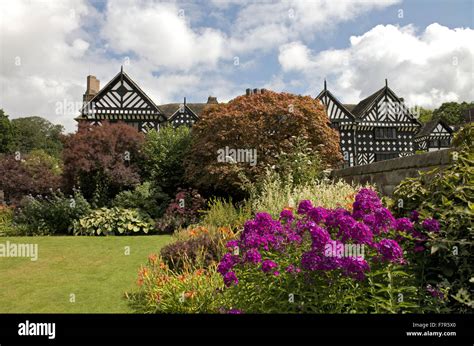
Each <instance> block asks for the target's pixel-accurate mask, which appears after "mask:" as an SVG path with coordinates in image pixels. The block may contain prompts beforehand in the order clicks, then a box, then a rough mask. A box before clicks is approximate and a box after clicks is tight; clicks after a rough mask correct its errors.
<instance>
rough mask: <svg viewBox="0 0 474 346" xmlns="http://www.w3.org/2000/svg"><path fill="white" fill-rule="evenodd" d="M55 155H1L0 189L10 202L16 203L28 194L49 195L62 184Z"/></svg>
mask: <svg viewBox="0 0 474 346" xmlns="http://www.w3.org/2000/svg"><path fill="white" fill-rule="evenodd" d="M52 162H57V160H56V159H54V158H53V157H51V156H49V155H47V154H45V153H41V154H38V152H36V153H32V154H30V155H25V156H21V155H20V154H14V155H0V190H3V191H4V193H5V198H6V200H7V201H9V202H10V203H13V204H16V203H18V202H20V200H21V199H22V198H23V197H24V196H26V195H28V194H33V195H47V194H49V193H50V191H51V190H56V189H58V188H59V187H60V185H61V176H60V175H59V173H58V167H56V166H55V164H54V163H53V164H52Z"/></svg>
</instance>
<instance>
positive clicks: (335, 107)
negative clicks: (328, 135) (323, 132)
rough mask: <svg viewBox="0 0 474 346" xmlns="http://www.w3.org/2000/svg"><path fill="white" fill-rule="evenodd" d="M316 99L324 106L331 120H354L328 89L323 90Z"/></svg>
mask: <svg viewBox="0 0 474 346" xmlns="http://www.w3.org/2000/svg"><path fill="white" fill-rule="evenodd" d="M316 99H317V100H319V101H321V103H322V104H323V105H324V106H325V107H326V112H327V114H328V117H329V120H330V121H331V122H341V121H351V122H352V121H353V120H354V116H353V115H352V114H351V113H350V112H349V111H348V110H347V109H346V107H344V106H343V105H342V103H340V102H339V100H338V99H336V97H334V95H332V94H331V93H330V92H329V91H328V90H323V91H322V92H321V93H320V94H319V95H318V96H317V97H316Z"/></svg>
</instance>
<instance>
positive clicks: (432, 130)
mask: <svg viewBox="0 0 474 346" xmlns="http://www.w3.org/2000/svg"><path fill="white" fill-rule="evenodd" d="M452 137H453V130H452V129H451V127H449V125H447V124H446V123H445V122H444V121H442V120H439V119H434V120H431V121H429V122H427V123H426V124H425V125H424V126H423V128H422V129H421V131H420V132H419V133H418V134H417V135H416V136H415V145H416V148H417V150H423V151H436V150H441V149H447V148H449V146H450V145H451V140H452Z"/></svg>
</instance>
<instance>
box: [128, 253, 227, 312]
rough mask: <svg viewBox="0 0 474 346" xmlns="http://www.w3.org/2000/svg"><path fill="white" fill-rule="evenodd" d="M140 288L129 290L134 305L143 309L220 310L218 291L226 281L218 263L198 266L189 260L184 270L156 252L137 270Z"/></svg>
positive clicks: (148, 310) (145, 310) (159, 310)
mask: <svg viewBox="0 0 474 346" xmlns="http://www.w3.org/2000/svg"><path fill="white" fill-rule="evenodd" d="M137 284H138V286H139V287H140V289H139V291H138V292H135V293H129V294H126V297H127V298H128V300H129V302H130V304H131V306H132V307H133V308H134V309H135V310H136V311H138V312H142V313H212V312H218V309H219V305H218V304H219V303H218V302H219V300H218V295H219V292H220V291H221V290H222V287H223V284H222V280H221V278H220V275H219V274H218V273H217V272H216V270H215V265H213V266H211V267H209V268H207V269H202V268H196V267H194V266H193V265H190V263H189V262H186V263H185V265H184V266H183V270H182V271H181V272H179V273H178V272H176V271H173V270H171V269H170V268H169V266H168V265H167V264H166V263H164V262H163V261H162V260H161V258H160V257H159V256H157V255H150V256H149V257H148V263H147V264H146V265H145V266H142V267H141V268H140V270H139V273H138V280H137Z"/></svg>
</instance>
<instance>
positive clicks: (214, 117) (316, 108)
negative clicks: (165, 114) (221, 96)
mask: <svg viewBox="0 0 474 346" xmlns="http://www.w3.org/2000/svg"><path fill="white" fill-rule="evenodd" d="M191 137H192V140H191V149H190V151H189V154H188V155H187V158H186V162H187V164H186V173H185V176H186V178H187V179H188V180H189V181H190V182H191V183H192V184H193V186H195V187H196V188H198V189H199V190H200V191H201V190H202V191H206V192H207V193H214V194H215V195H222V194H228V195H231V196H235V197H242V196H245V192H246V191H245V190H243V189H242V184H243V182H244V180H246V181H257V180H259V179H261V177H262V176H264V175H265V171H266V168H267V167H269V166H270V167H271V166H273V165H276V164H277V163H278V157H277V156H278V154H280V153H281V152H285V153H290V152H291V151H292V149H293V148H294V147H295V140H296V138H298V137H301V138H304V139H305V141H306V142H307V143H308V149H311V150H312V151H313V152H314V153H315V154H316V155H318V157H319V158H320V161H321V169H324V168H326V167H328V166H331V165H333V164H337V163H338V162H340V161H342V155H341V153H340V150H339V136H338V134H337V132H336V131H335V130H333V129H331V128H330V126H329V120H328V117H327V115H326V112H325V109H324V107H323V106H322V105H321V104H320V103H319V102H318V101H315V100H314V99H312V98H311V97H309V96H296V95H292V94H288V93H275V92H271V91H267V92H265V93H263V94H255V95H251V96H239V97H237V98H235V99H233V100H231V101H230V102H228V103H222V104H217V105H212V106H209V107H206V109H205V110H204V112H203V113H202V115H201V119H200V120H199V122H197V123H196V124H195V125H194V126H193V130H192V133H191ZM226 148H228V149H233V150H239V149H240V150H254V152H252V153H255V152H256V157H253V159H255V160H251V159H252V157H246V160H238V158H236V157H233V156H232V155H233V153H231V152H230V151H229V152H228V153H226V152H225V149H226ZM227 154H229V155H227ZM223 156H227V157H229V158H227V157H223ZM254 156H255V155H254ZM241 159H243V158H241ZM232 161H234V162H232ZM242 161H247V162H242Z"/></svg>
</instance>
